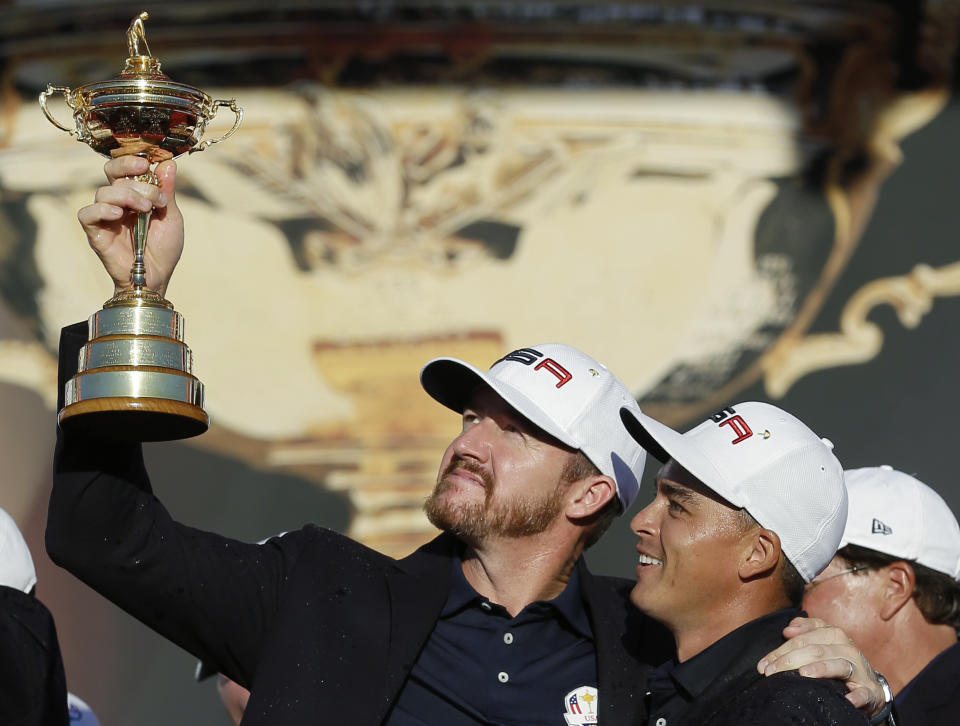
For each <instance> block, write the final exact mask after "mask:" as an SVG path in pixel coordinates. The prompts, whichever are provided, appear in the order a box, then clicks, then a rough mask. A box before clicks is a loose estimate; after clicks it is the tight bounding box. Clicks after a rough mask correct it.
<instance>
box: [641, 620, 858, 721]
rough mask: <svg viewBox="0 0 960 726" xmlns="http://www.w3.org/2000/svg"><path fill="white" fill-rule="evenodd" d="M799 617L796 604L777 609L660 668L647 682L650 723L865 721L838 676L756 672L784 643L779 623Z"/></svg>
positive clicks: (790, 672)
mask: <svg viewBox="0 0 960 726" xmlns="http://www.w3.org/2000/svg"><path fill="white" fill-rule="evenodd" d="M799 615H803V613H802V612H801V611H799V610H796V609H793V608H789V609H785V610H778V611H776V612H774V613H771V614H769V615H765V616H763V617H760V618H757V619H756V620H751V621H750V622H749V623H746V624H744V625H742V626H740V627H739V628H737V629H736V630H734V631H733V632H731V633H728V634H727V635H725V636H724V637H723V638H721V639H720V640H718V641H717V642H716V643H714V644H713V645H711V646H709V647H708V648H706V649H705V650H703V651H702V652H700V653H698V654H697V655H695V656H694V657H693V658H690V659H689V660H687V661H684V662H683V663H678V662H677V661H676V660H673V661H670V662H668V663H665V664H664V665H662V666H660V667H659V668H658V669H656V670H655V671H654V672H653V673H652V674H651V675H650V678H649V680H648V682H647V699H648V705H649V711H648V714H649V717H648V719H647V724H648V725H649V726H681V724H689V725H690V726H701V725H706V724H710V726H720V725H721V724H757V725H758V726H759V725H760V724H780V723H789V724H795V725H799V724H833V726H854V725H861V726H862V725H863V724H866V723H867V720H866V717H865V716H864V715H863V714H861V713H860V712H858V711H857V710H856V709H855V708H854V707H853V706H852V705H851V704H850V702H849V701H847V700H846V699H845V698H844V695H845V694H846V687H845V686H843V684H841V683H839V682H838V681H829V680H821V679H813V678H803V677H802V676H800V675H798V674H797V673H796V672H795V671H789V672H787V673H778V674H776V675H774V676H771V677H769V678H765V677H764V676H761V675H760V674H759V673H757V669H756V664H757V662H758V661H759V660H760V658H761V657H762V656H763V655H765V654H766V653H768V652H769V651H771V650H773V649H774V648H776V647H777V646H779V645H780V644H781V643H782V642H783V635H782V633H783V629H784V628H785V627H786V626H787V624H788V623H789V622H790V621H791V620H792V619H793V618H795V617H797V616H799Z"/></svg>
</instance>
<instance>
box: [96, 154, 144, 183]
mask: <svg viewBox="0 0 960 726" xmlns="http://www.w3.org/2000/svg"><path fill="white" fill-rule="evenodd" d="M149 168H150V162H149V161H147V160H146V159H144V158H143V157H140V156H118V157H117V158H116V159H111V160H110V161H108V162H107V163H106V164H104V165H103V172H104V174H106V175H107V181H109V182H110V183H111V184H112V183H113V182H114V181H116V180H117V179H123V178H124V177H126V176H138V175H140V174H144V173H146V172H147V170H148V169H149Z"/></svg>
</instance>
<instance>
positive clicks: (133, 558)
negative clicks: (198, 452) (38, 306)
mask: <svg viewBox="0 0 960 726" xmlns="http://www.w3.org/2000/svg"><path fill="white" fill-rule="evenodd" d="M85 340H86V326H85V325H83V324H80V325H74V326H70V327H69V328H65V329H64V330H63V332H62V334H61V341H60V390H61V391H62V390H63V383H64V381H66V380H67V379H68V378H69V377H70V376H72V375H73V373H74V372H75V370H76V365H77V363H76V361H77V352H78V350H79V348H80V346H81V345H82V344H83V342H84V341H85ZM61 395H62V394H61ZM61 405H62V401H61ZM202 486H203V482H202V481H198V482H197V487H198V488H199V487H202ZM318 531H319V530H318V528H316V527H305V528H304V529H302V530H300V531H298V532H293V533H290V534H288V535H285V536H283V537H277V538H274V539H272V540H270V541H269V542H267V543H266V544H264V545H252V544H247V543H243V542H239V541H236V540H232V539H228V538H226V537H222V536H219V535H216V534H213V533H210V532H204V531H201V530H198V529H194V528H192V527H188V526H185V525H183V524H181V523H179V522H176V521H174V519H173V518H172V517H171V516H170V514H169V513H168V512H167V510H166V509H165V508H164V507H163V505H162V504H161V503H160V502H159V501H158V500H157V498H156V497H154V495H153V491H152V489H151V485H150V480H149V478H148V476H147V472H146V470H145V468H144V463H143V455H142V449H141V446H140V445H138V444H126V443H116V442H108V441H103V440H97V439H94V438H88V437H85V436H83V435H81V434H76V433H73V434H71V435H66V434H65V433H64V432H63V431H58V435H57V445H56V451H55V454H54V467H53V489H52V493H51V497H50V507H49V513H48V520H47V531H46V546H47V551H48V552H49V554H50V557H51V558H52V559H53V561H54V562H56V563H57V564H59V565H60V566H62V567H64V568H66V569H67V570H69V571H70V572H72V573H73V574H74V575H76V576H77V577H78V578H80V579H81V580H83V581H84V582H85V583H87V584H88V585H90V586H91V587H92V588H94V589H95V590H97V591H98V592H99V593H101V594H102V595H104V596H105V597H106V598H108V599H109V600H111V601H113V602H114V603H115V604H116V605H118V606H120V607H121V608H123V609H124V610H126V611H127V612H128V613H130V614H131V615H133V616H134V617H136V618H137V619H139V620H141V621H142V622H143V623H145V624H146V625H148V626H149V627H151V628H153V629H154V630H156V631H157V632H158V633H160V634H161V635H163V636H165V637H167V638H169V639H170V640H172V641H173V642H175V643H177V644H178V645H180V646H181V647H183V648H185V649H186V650H188V651H189V652H191V653H193V654H194V655H195V656H197V657H198V658H201V659H203V660H204V661H206V662H208V663H210V664H214V665H215V666H216V667H217V668H219V669H220V670H221V671H222V672H223V673H225V674H226V675H228V676H230V678H232V679H233V680H235V681H237V682H238V683H240V684H242V685H246V686H249V685H250V684H251V683H252V679H253V675H254V673H255V671H256V665H257V662H258V658H259V655H260V653H261V650H262V648H263V644H264V640H265V637H266V633H267V632H268V630H269V628H270V624H271V622H272V619H273V617H274V615H275V613H276V611H277V608H278V603H279V601H280V598H281V594H282V591H283V587H284V583H285V582H286V578H287V575H288V573H289V572H290V570H291V569H293V568H294V567H295V565H296V561H297V558H298V556H299V554H300V552H301V550H302V548H303V547H304V546H305V545H306V543H308V542H309V541H311V540H312V539H314V538H315V537H316V536H317V533H318Z"/></svg>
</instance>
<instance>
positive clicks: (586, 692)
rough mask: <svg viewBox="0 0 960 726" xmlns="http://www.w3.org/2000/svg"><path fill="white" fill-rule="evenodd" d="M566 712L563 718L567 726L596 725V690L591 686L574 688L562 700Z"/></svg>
mask: <svg viewBox="0 0 960 726" xmlns="http://www.w3.org/2000/svg"><path fill="white" fill-rule="evenodd" d="M563 707H564V708H565V709H566V710H567V712H566V713H565V714H564V715H563V717H564V718H565V719H566V720H567V726H586V725H587V724H596V723H597V689H596V688H594V687H593V686H580V687H579V688H574V689H573V690H572V691H570V693H568V694H567V695H566V696H564V698H563Z"/></svg>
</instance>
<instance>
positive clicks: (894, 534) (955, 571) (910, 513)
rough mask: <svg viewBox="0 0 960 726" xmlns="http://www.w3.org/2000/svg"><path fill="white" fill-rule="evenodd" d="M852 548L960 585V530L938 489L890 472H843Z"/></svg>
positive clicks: (847, 541) (845, 541) (847, 538)
mask: <svg viewBox="0 0 960 726" xmlns="http://www.w3.org/2000/svg"><path fill="white" fill-rule="evenodd" d="M844 477H845V478H846V481H847V493H848V495H849V497H850V513H849V514H848V515H847V527H846V529H845V530H844V532H843V540H842V541H841V543H840V546H841V547H846V546H847V545H848V544H853V545H859V546H860V547H866V548H867V549H871V550H875V551H877V552H882V553H883V554H886V555H891V556H892V557H902V558H903V559H905V560H911V561H914V562H919V563H920V564H921V565H925V566H926V567H929V568H930V569H932V570H936V571H937V572H943V573H945V574H947V575H950V577H952V578H953V579H955V580H960V526H958V525H957V518H956V517H954V516H953V512H951V511H950V507H949V506H948V505H947V503H946V502H945V501H943V499H942V498H941V496H940V495H939V494H937V493H936V492H935V491H933V489H931V488H930V487H928V486H927V485H926V484H924V483H923V482H921V481H919V480H917V479H914V478H913V477H912V476H910V475H909V474H904V473H903V472H901V471H896V470H895V469H893V468H891V467H889V466H871V467H867V468H864V469H850V470H848V471H845V472H844Z"/></svg>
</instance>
